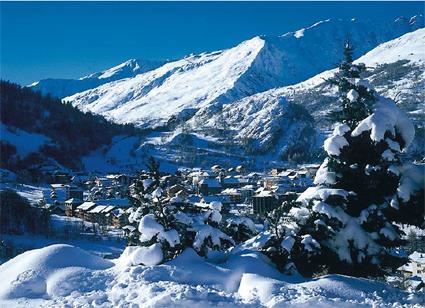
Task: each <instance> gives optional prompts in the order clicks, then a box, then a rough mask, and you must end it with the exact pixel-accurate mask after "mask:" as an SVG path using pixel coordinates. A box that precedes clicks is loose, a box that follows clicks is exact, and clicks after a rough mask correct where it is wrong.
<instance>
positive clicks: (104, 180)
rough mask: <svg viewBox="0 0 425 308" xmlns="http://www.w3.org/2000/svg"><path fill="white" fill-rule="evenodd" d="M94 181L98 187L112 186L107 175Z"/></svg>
mask: <svg viewBox="0 0 425 308" xmlns="http://www.w3.org/2000/svg"><path fill="white" fill-rule="evenodd" d="M94 183H95V185H96V186H98V187H110V186H112V180H111V179H108V178H107V177H98V178H96V179H95V180H94Z"/></svg>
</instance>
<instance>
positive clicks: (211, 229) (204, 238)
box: [191, 201, 235, 256]
mask: <svg viewBox="0 0 425 308" xmlns="http://www.w3.org/2000/svg"><path fill="white" fill-rule="evenodd" d="M222 207H223V205H222V203H221V202H218V201H212V202H211V203H209V209H207V210H206V211H205V212H204V213H201V217H202V220H201V221H200V220H199V219H194V220H193V224H192V228H191V230H193V231H194V238H193V244H192V247H193V248H194V249H195V250H196V251H197V252H198V254H200V255H201V256H208V255H209V254H210V253H211V252H213V251H224V250H226V249H228V248H230V247H231V246H233V245H234V244H235V242H234V240H233V239H232V238H231V237H230V236H229V235H227V234H226V233H224V232H223V231H222V229H223V230H224V229H225V226H223V224H222V219H223V216H222V215H221V209H222Z"/></svg>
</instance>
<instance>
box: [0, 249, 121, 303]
mask: <svg viewBox="0 0 425 308" xmlns="http://www.w3.org/2000/svg"><path fill="white" fill-rule="evenodd" d="M111 266H113V263H112V262H110V261H107V260H104V259H102V258H99V257H96V256H93V255H91V254H89V253H87V252H86V251H84V250H82V249H80V248H77V247H74V246H71V245H64V244H57V245H51V246H48V247H44V248H41V249H35V250H30V251H27V252H25V253H23V254H21V255H19V256H17V257H15V258H14V259H12V260H10V261H8V262H6V263H4V264H2V265H1V266H0V277H1V279H0V299H13V298H19V297H26V298H49V297H52V296H57V295H67V293H71V291H72V288H73V287H74V286H73V285H72V284H71V283H66V281H67V280H69V279H70V278H71V276H73V275H84V272H87V273H90V271H89V270H100V269H106V268H108V267H111Z"/></svg>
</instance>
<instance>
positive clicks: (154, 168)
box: [146, 156, 161, 185]
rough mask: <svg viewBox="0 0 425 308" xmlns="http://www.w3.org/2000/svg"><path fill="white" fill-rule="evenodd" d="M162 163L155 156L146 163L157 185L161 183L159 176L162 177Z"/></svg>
mask: <svg viewBox="0 0 425 308" xmlns="http://www.w3.org/2000/svg"><path fill="white" fill-rule="evenodd" d="M160 165H161V164H160V162H159V161H157V160H155V158H154V157H153V156H150V157H149V160H148V163H147V164H146V167H147V168H148V170H149V172H150V173H151V174H152V176H153V178H154V179H155V184H156V185H159V177H160V172H159V166H160Z"/></svg>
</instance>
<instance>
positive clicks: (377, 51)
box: [187, 29, 425, 153]
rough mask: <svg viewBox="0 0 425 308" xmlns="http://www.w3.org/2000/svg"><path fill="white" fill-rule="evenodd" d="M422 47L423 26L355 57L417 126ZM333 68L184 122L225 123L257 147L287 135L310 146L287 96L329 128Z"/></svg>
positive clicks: (424, 59)
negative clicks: (254, 141)
mask: <svg viewBox="0 0 425 308" xmlns="http://www.w3.org/2000/svg"><path fill="white" fill-rule="evenodd" d="M423 46H425V29H419V30H416V31H413V32H411V33H407V34H405V35H403V36H401V37H399V38H396V39H394V40H391V41H388V42H386V43H383V44H381V45H379V46H378V47H376V48H374V49H373V50H371V51H370V52H368V53H366V54H365V55H363V56H362V57H360V58H359V59H358V60H357V61H356V62H361V63H365V64H366V65H367V67H368V72H367V75H368V77H367V79H368V80H369V81H370V82H371V83H372V84H373V85H374V86H375V87H376V89H377V91H378V92H380V93H381V94H383V95H385V96H388V97H391V98H393V99H395V100H397V101H398V102H399V105H400V106H401V108H402V109H404V110H405V111H407V112H408V113H410V116H411V118H413V119H414V120H416V121H415V122H416V123H417V124H419V125H420V123H421V122H422V121H423V117H424V110H425V105H424V101H425V91H424V89H425V51H424V48H423ZM334 73H335V70H329V71H325V72H322V73H320V74H318V75H316V76H314V77H312V78H310V79H308V80H306V81H303V82H301V83H298V84H295V85H291V86H285V87H279V88H273V89H271V90H268V91H265V92H260V93H256V94H254V95H251V96H248V97H245V98H242V99H240V100H237V101H234V102H232V103H229V104H225V105H224V106H222V107H220V106H216V105H212V106H208V107H204V108H201V109H200V110H199V111H198V112H197V113H196V114H195V115H194V116H193V117H192V118H191V119H190V120H189V121H188V122H187V123H188V124H189V125H190V127H192V129H194V130H196V131H198V132H199V131H202V130H204V131H209V130H211V128H213V127H216V128H217V127H226V129H227V132H226V133H224V134H223V135H227V136H232V138H234V139H235V140H239V141H240V143H244V142H246V140H247V139H253V140H256V146H257V152H262V150H267V151H268V152H269V153H271V152H274V151H275V150H279V151H281V150H284V149H285V146H286V147H287V146H288V143H290V140H288V138H290V137H292V138H293V140H296V141H298V140H300V138H301V139H302V138H306V139H307V140H308V142H307V143H306V144H311V145H314V142H313V141H314V134H312V131H311V130H310V129H309V128H308V127H310V126H309V121H308V118H307V117H305V116H304V117H301V118H297V117H295V116H294V115H293V114H292V113H291V112H288V103H287V101H289V102H290V103H297V104H299V105H302V106H303V107H305V108H307V110H308V111H309V112H310V113H311V114H312V115H313V116H314V117H315V119H316V121H317V123H318V124H319V126H320V127H321V128H322V129H324V130H326V129H328V128H329V126H330V123H328V122H327V117H326V114H327V113H328V112H329V111H330V110H332V108H334V107H336V106H337V100H336V99H335V91H336V88H335V87H331V86H329V85H327V84H326V83H325V79H327V78H329V77H331V76H332V75H333V74H334ZM282 102H284V103H282ZM285 115H286V116H285ZM288 115H289V116H288ZM301 115H303V113H301ZM422 123H423V122H422ZM422 126H423V125H422ZM304 131H307V132H308V133H304ZM419 136H420V134H419ZM279 140H281V141H279ZM270 147H274V148H270Z"/></svg>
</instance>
